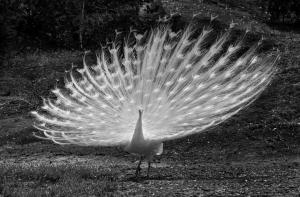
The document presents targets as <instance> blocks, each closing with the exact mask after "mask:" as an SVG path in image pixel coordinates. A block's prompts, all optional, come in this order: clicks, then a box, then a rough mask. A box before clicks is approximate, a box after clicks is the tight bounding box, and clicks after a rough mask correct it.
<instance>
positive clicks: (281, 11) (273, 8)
mask: <svg viewBox="0 0 300 197" xmlns="http://www.w3.org/2000/svg"><path fill="white" fill-rule="evenodd" d="M262 4H264V5H263V7H265V9H266V12H267V13H268V14H269V16H270V22H273V23H274V22H276V23H278V22H280V23H297V22H299V20H300V1H299V0H285V1H282V0H269V1H267V2H265V1H262Z"/></svg>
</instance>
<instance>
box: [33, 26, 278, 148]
mask: <svg viewBox="0 0 300 197" xmlns="http://www.w3.org/2000/svg"><path fill="white" fill-rule="evenodd" d="M132 33H133V32H131V34H132ZM212 34H213V31H212V29H210V28H207V29H204V30H203V31H202V33H201V34H200V35H199V36H197V37H196V36H195V32H194V31H193V28H192V27H190V26H189V27H188V28H186V30H185V31H183V32H182V33H180V32H179V33H174V32H172V31H171V30H170V28H169V27H162V28H157V29H154V30H152V31H151V32H150V33H149V34H148V35H146V34H145V35H141V34H136V33H134V36H135V44H129V41H125V45H124V47H123V49H122V56H120V53H121V51H120V50H119V46H117V45H116V44H112V46H111V47H109V48H108V52H107V51H105V50H102V51H101V52H100V54H99V55H98V56H97V64H96V65H95V66H92V67H88V66H87V65H86V63H85V61H84V63H83V64H84V67H83V68H82V69H78V70H77V72H76V71H73V70H72V71H71V72H70V74H69V76H68V77H66V79H65V87H66V88H65V89H64V90H61V89H58V88H56V89H54V90H53V93H54V94H55V95H56V97H57V99H56V100H55V101H54V102H53V101H51V100H49V99H44V106H43V107H42V108H43V110H44V111H45V113H38V112H32V113H33V115H35V116H36V118H37V120H38V121H37V122H36V124H35V126H36V128H38V129H39V130H41V131H43V132H44V135H45V137H46V138H48V139H51V140H53V141H54V142H56V143H59V144H68V143H72V144H80V145H102V146H106V145H122V144H128V143H129V142H130V140H131V138H132V134H133V131H134V129H135V124H136V121H137V119H138V111H139V110H140V109H142V110H143V131H144V132H143V133H144V137H145V139H151V140H157V141H165V140H170V139H175V138H179V137H182V136H185V135H190V134H193V133H197V132H202V131H205V130H206V129H207V128H208V127H211V126H214V125H217V124H219V123H221V122H223V121H225V120H226V119H228V118H229V117H231V116H232V115H234V114H236V113H237V112H238V111H240V110H241V109H243V108H244V107H246V106H247V105H249V104H250V103H251V102H253V101H254V100H255V99H256V98H257V97H258V96H259V95H260V93H261V92H262V91H263V90H264V89H265V88H266V87H267V85H268V84H269V83H270V81H271V79H272V76H273V75H274V73H275V70H276V69H275V67H274V66H273V65H274V64H275V62H276V59H277V58H278V56H277V55H272V54H270V55H266V54H258V52H257V51H258V49H259V47H260V42H259V43H257V44H254V45H253V46H252V47H250V48H249V49H248V50H247V51H246V52H244V47H243V39H241V40H239V41H237V42H236V43H235V44H231V45H230V44H229V41H230V36H231V30H228V31H227V32H226V33H225V34H223V35H222V36H221V37H219V38H218V39H217V40H216V41H215V42H213V43H211V40H212V37H213V36H212Z"/></svg>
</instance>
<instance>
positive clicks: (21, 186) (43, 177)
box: [0, 164, 118, 196]
mask: <svg viewBox="0 0 300 197" xmlns="http://www.w3.org/2000/svg"><path fill="white" fill-rule="evenodd" d="M0 177H2V179H1V180H2V181H1V182H0V194H3V195H4V196H10V195H11V196H53V195H55V196H78V195H87V196H88V195H96V196H99V195H101V196H102V195H104V194H105V195H107V194H110V193H112V192H114V191H116V190H117V188H118V185H117V182H116V177H117V176H116V174H115V173H112V172H107V171H104V170H102V169H99V168H97V169H95V168H94V167H89V166H78V165H74V166H70V165H59V166H51V165H37V166H35V165H26V164H23V165H13V166H7V165H1V166H0ZM25 188H26V189H25Z"/></svg>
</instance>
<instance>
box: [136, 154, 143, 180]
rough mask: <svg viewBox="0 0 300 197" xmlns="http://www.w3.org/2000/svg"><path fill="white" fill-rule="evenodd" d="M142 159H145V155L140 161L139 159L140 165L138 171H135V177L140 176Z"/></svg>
mask: <svg viewBox="0 0 300 197" xmlns="http://www.w3.org/2000/svg"><path fill="white" fill-rule="evenodd" d="M142 160H143V157H142V156H141V158H140V161H139V164H138V166H137V168H136V171H135V177H138V175H139V174H140V171H141V164H142Z"/></svg>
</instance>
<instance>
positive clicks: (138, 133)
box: [131, 110, 145, 144]
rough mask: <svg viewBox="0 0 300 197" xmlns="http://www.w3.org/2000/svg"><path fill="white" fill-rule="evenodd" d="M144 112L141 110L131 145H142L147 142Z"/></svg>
mask: <svg viewBox="0 0 300 197" xmlns="http://www.w3.org/2000/svg"><path fill="white" fill-rule="evenodd" d="M142 116H143V111H142V110H139V118H138V120H137V123H136V126H135V130H134V133H133V136H132V139H131V144H140V143H143V142H144V141H145V138H144V134H143V124H142Z"/></svg>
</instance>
